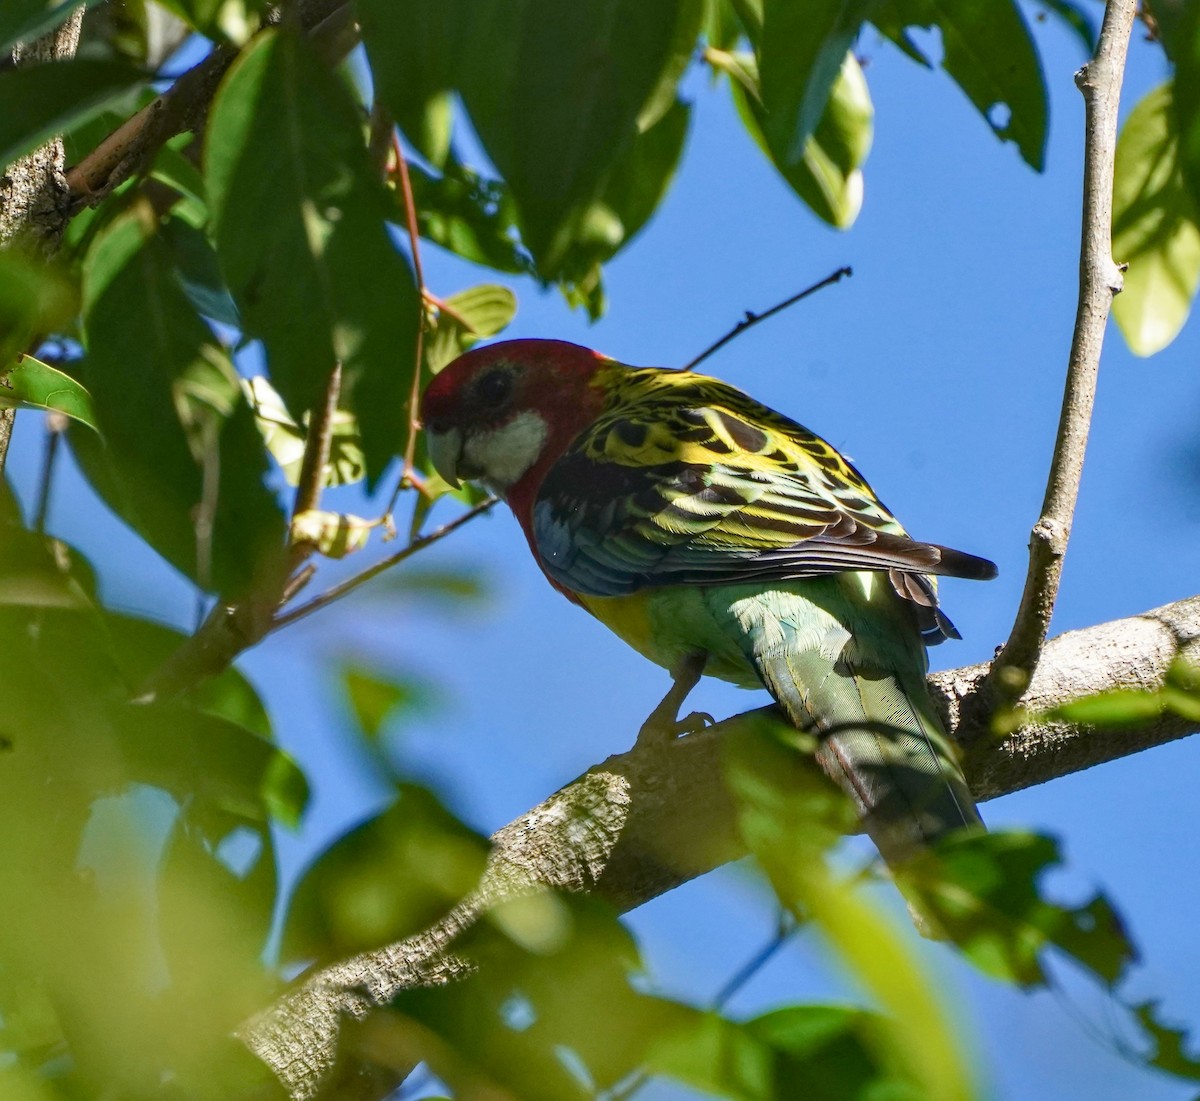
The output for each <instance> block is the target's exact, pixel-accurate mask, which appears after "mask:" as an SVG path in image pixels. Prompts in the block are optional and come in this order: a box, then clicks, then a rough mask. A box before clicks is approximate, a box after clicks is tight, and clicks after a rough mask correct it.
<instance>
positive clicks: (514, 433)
mask: <svg viewBox="0 0 1200 1101" xmlns="http://www.w3.org/2000/svg"><path fill="white" fill-rule="evenodd" d="M549 434H550V430H549V428H548V426H547V424H546V422H545V420H544V419H543V418H542V417H540V416H539V415H538V414H537V413H533V412H530V411H529V410H526V411H525V412H524V413H518V414H517V416H515V417H513V419H512V420H511V421H509V422H508V424H505V425H502V426H501V427H500V428H496V429H493V430H492V431H491V432H476V433H473V434H472V435H470V436H469V437H467V441H466V446H465V447H464V449H463V455H464V457H465V458H466V460H467V464H466V465H467V466H468V467H469V468H471V469H474V470H478V471H479V472H480V476H481V479H482V480H483V481H485V482H487V483H488V484H489V485H491V486H494V487H495V488H497V489H500V490H506V489H508V488H509V487H510V486H512V485H513V484H514V483H515V482H517V481H519V480H520V478H521V476H522V475H523V474H524V473H525V472H526V471H527V470H528V469H529V468H530V467H531V466H533V464H534V462H535V461H536V460H537V457H538V456H539V455H540V454H541V453H542V448H543V447H544V446H545V444H546V437H547V436H548V435H549Z"/></svg>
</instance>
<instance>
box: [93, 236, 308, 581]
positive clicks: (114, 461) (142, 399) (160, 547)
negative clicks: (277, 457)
mask: <svg viewBox="0 0 1200 1101" xmlns="http://www.w3.org/2000/svg"><path fill="white" fill-rule="evenodd" d="M154 228H155V227H154V226H153V225H152V224H148V223H146V222H144V221H143V220H142V219H141V217H140V216H139V215H138V214H137V213H133V214H130V215H126V216H123V217H121V218H119V219H117V220H116V221H114V222H113V223H112V225H111V226H109V227H108V228H107V229H106V230H105V231H104V232H102V233H101V234H100V235H99V236H98V237H97V238H96V241H95V243H94V244H93V246H92V248H91V249H90V251H89V253H88V257H87V261H86V264H85V270H84V318H85V332H86V341H87V356H86V357H85V358H84V360H83V362H82V363H81V364H80V378H81V381H82V382H83V383H84V384H85V385H86V386H87V388H88V390H89V392H90V393H91V395H92V401H93V406H94V409H95V415H96V423H97V426H98V427H99V429H100V432H101V433H102V435H103V437H104V444H103V445H101V443H100V442H99V441H98V440H97V439H96V438H95V437H94V436H92V435H91V434H89V433H80V432H77V431H72V432H71V433H70V436H69V438H70V440H71V444H72V448H73V449H74V451H75V454H76V456H77V458H78V459H79V461H80V463H81V465H82V467H83V469H84V472H85V474H86V475H87V477H88V478H89V480H90V481H91V482H92V484H93V485H94V486H95V487H96V489H97V491H98V492H99V493H100V494H101V496H102V497H104V498H105V500H107V501H108V503H109V504H110V505H111V506H112V507H113V508H114V509H115V510H116V512H117V513H118V514H119V515H120V516H121V517H122V518H123V519H125V520H126V521H127V522H128V523H130V524H131V525H132V526H133V527H134V528H135V529H136V530H137V531H138V532H139V533H141V534H142V535H143V537H144V538H146V539H147V541H149V542H150V544H151V545H152V546H153V547H154V548H155V549H156V550H157V551H158V552H159V553H160V554H162V555H163V556H164V557H166V558H167V559H168V561H170V562H172V563H173V564H174V565H175V566H177V567H178V568H179V569H181V570H183V571H185V572H186V573H188V574H189V575H190V576H191V577H193V578H194V579H195V580H196V581H197V583H199V584H201V585H202V586H204V587H206V588H212V589H215V590H216V591H218V592H220V593H223V594H227V595H229V594H236V593H244V592H246V591H248V590H250V589H265V590H266V591H270V590H271V586H272V585H273V584H274V580H273V579H275V578H276V577H277V572H278V570H279V569H280V568H281V567H282V564H283V543H284V520H283V514H282V511H281V509H280V507H279V503H278V502H277V501H276V499H275V497H274V495H273V494H271V493H270V492H269V491H268V490H267V488H266V487H265V486H264V484H263V477H264V475H265V474H266V472H267V463H266V455H265V453H264V451H263V447H262V444H261V442H260V440H259V437H258V432H257V430H256V429H255V427H254V421H253V417H252V415H251V413H250V409H249V407H248V406H247V404H246V402H245V400H244V398H243V397H242V394H241V390H240V387H239V386H238V382H237V377H236V374H235V373H234V371H233V368H232V365H231V364H230V363H229V361H228V358H227V357H226V355H225V354H224V352H223V351H222V350H221V349H220V348H218V347H217V346H216V344H215V342H214V341H213V338H212V334H211V332H210V331H209V329H208V327H207V326H206V325H205V324H204V323H203V322H202V321H201V320H200V318H199V317H198V316H197V314H196V312H195V310H194V309H193V307H192V305H191V304H190V303H189V302H188V300H187V298H186V296H185V295H184V292H183V290H182V288H181V286H180V283H179V281H178V280H177V279H176V277H175V270H176V269H175V268H174V266H173V264H172V263H171V257H170V254H169V252H168V250H167V248H166V247H165V245H164V243H163V242H162V240H161V239H160V238H158V237H157V236H155V235H154ZM206 470H207V472H208V475H209V482H208V485H209V489H208V491H207V496H206V491H205V472H206ZM198 506H200V507H201V508H203V509H206V510H208V512H209V513H211V516H210V517H209V518H210V519H211V526H210V527H209V526H208V525H205V527H204V528H202V529H200V534H199V535H198V534H197V530H198V529H197V527H196V517H197V513H196V509H197V507H198ZM198 543H199V546H198Z"/></svg>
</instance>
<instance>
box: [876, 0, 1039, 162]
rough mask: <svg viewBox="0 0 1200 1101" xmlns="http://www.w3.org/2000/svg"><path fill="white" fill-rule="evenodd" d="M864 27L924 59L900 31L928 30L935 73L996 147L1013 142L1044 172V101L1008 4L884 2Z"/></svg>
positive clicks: (1019, 23)
mask: <svg viewBox="0 0 1200 1101" xmlns="http://www.w3.org/2000/svg"><path fill="white" fill-rule="evenodd" d="M870 18H871V22H872V23H874V24H875V25H876V27H878V28H879V30H881V31H882V32H883V33H884V34H886V35H887V36H888V37H889V38H892V39H893V40H894V41H895V42H896V43H897V45H899V46H900V48H901V49H902V50H904V52H905V53H907V54H908V55H909V56H911V57H919V58H921V59H922V63H923V64H925V65H929V64H930V62H929V59H928V58H927V57H926V56H925V55H924V53H923V52H922V50H921V49H920V47H919V46H917V44H916V43H915V42H914V41H913V40H912V39H911V38H910V37H909V36H908V35H907V34H906V33H905V28H906V27H925V28H931V27H936V28H938V30H939V31H940V32H941V36H942V51H943V55H942V68H943V69H944V70H945V71H946V73H947V74H948V75H949V76H950V78H951V79H952V80H953V81H954V82H955V83H956V84H957V85H958V86H959V87H960V88H961V89H962V90H963V91H964V92H965V93H966V96H967V98H968V99H969V100H970V101H971V103H972V104H974V106H975V109H976V110H977V111H978V112H979V114H980V115H981V116H982V117H983V119H984V121H985V122H986V123H987V124H988V126H990V127H991V128H992V131H993V133H995V135H996V136H997V137H998V138H1000V139H1001V140H1003V141H1012V142H1015V143H1016V146H1017V149H1018V150H1019V151H1020V153H1021V157H1022V159H1023V160H1024V161H1025V163H1026V164H1028V165H1029V166H1030V167H1031V168H1034V169H1036V170H1037V171H1038V172H1040V171H1041V170H1042V168H1043V167H1044V166H1045V160H1046V134H1047V129H1048V118H1049V101H1048V98H1047V94H1046V80H1045V77H1044V76H1043V74H1042V67H1041V63H1040V61H1039V60H1038V54H1037V47H1036V46H1035V45H1034V43H1033V39H1032V37H1031V36H1030V34H1029V28H1028V26H1027V25H1026V23H1025V19H1024V16H1022V14H1021V10H1020V8H1019V7H1018V6H1017V4H1016V3H1015V2H1014V0H989V2H988V3H986V4H963V3H959V2H958V0H886V3H885V4H884V5H883V6H882V7H881V8H878V9H876V10H875V11H874V12H872V14H871V17H870Z"/></svg>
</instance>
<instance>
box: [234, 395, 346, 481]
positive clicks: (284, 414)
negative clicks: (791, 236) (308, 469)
mask: <svg viewBox="0 0 1200 1101" xmlns="http://www.w3.org/2000/svg"><path fill="white" fill-rule="evenodd" d="M242 388H243V389H244V390H245V392H246V398H247V400H248V401H249V402H250V408H251V409H252V410H253V411H254V419H255V422H256V423H257V425H258V430H259V433H260V434H261V435H262V439H263V443H264V444H266V447H267V450H268V451H270V452H271V454H272V455H273V456H275V461H276V462H278V463H279V466H280V468H281V469H282V471H283V476H284V477H285V478H286V479H287V482H288V485H293V486H294V485H296V484H297V483H298V482H299V480H300V470H301V468H302V467H303V466H304V449H305V447H306V445H307V442H308V433H307V432H306V431H305V430H304V429H303V428H301V427H300V426H299V425H298V424H297V423H296V422H295V420H293V419H292V415H291V414H290V413H289V412H288V411H287V408H286V406H284V404H283V399H282V398H281V397H280V396H279V395H278V394H277V393H276V392H275V390H274V389H273V388H272V387H271V384H270V383H269V382H268V381H267V380H266V379H265V378H263V376H262V375H255V376H254V378H249V379H242ZM365 473H366V466H365V464H364V461H363V453H362V441H361V440H360V439H359V435H358V421H357V420H356V419H355V418H354V417H353V416H352V415H351V414H350V413H347V412H346V411H345V410H344V409H339V410H337V412H335V413H334V415H333V420H332V423H331V425H330V437H329V461H328V463H327V464H326V466H325V478H324V480H323V482H322V484H323V485H325V486H340V485H351V484H353V483H354V482H360V481H362V478H363V475H364V474H365Z"/></svg>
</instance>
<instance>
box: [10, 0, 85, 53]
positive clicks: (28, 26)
mask: <svg viewBox="0 0 1200 1101" xmlns="http://www.w3.org/2000/svg"><path fill="white" fill-rule="evenodd" d="M100 3H103V0H4V3H3V5H0V53H4V54H7V53H9V52H10V51H11V50H12V47H13V45H14V43H17V42H32V41H33V40H34V39H36V38H41V37H42V35H44V34H48V33H49V32H50V31H52V30H54V28H55V27H57V26H59V25H60V24H61V23H65V22H66V20H67V16H69V15H70V14H71V13H72V12H73V11H74V10H75V9H76V8H78V7H80V6H81V5H82V6H83V7H84V8H85V10H86V9H87V8H94V7H95V6H96V5H97V4H100Z"/></svg>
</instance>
